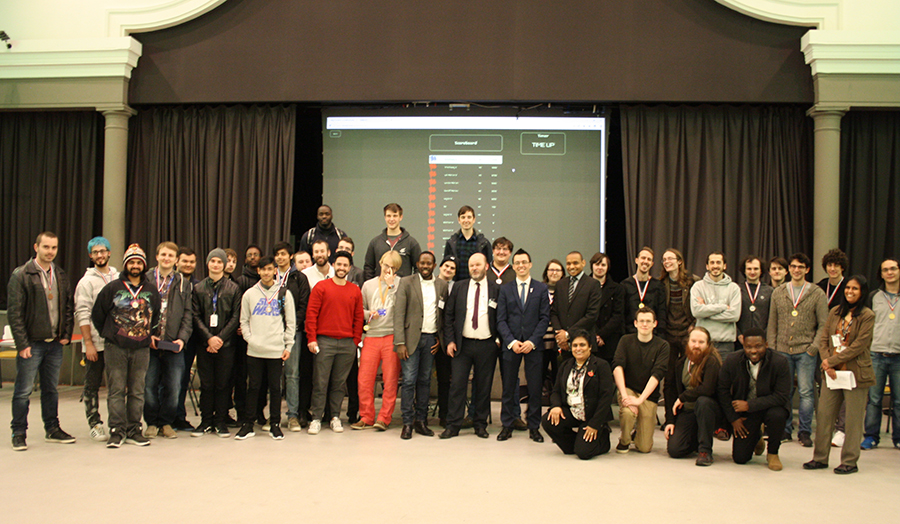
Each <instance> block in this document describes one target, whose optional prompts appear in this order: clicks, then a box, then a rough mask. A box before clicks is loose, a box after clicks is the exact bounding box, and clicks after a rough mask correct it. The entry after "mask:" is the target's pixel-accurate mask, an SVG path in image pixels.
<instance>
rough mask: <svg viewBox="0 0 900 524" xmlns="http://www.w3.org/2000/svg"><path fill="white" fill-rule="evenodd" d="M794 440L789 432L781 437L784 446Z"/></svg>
mask: <svg viewBox="0 0 900 524" xmlns="http://www.w3.org/2000/svg"><path fill="white" fill-rule="evenodd" d="M792 440H794V439H792V438H791V434H790V433H788V432H787V431H785V432H784V433H783V434H782V435H781V443H782V444H784V443H785V442H790V441H792Z"/></svg>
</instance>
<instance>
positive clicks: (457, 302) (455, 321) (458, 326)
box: [443, 277, 500, 348]
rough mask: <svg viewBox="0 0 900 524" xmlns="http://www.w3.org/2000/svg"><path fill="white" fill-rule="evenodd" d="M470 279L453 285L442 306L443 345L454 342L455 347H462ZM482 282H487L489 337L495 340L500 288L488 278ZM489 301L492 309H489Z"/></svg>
mask: <svg viewBox="0 0 900 524" xmlns="http://www.w3.org/2000/svg"><path fill="white" fill-rule="evenodd" d="M470 282H472V279H471V278H467V279H465V280H460V281H458V282H457V283H455V284H453V289H452V290H451V291H450V294H449V295H448V296H447V302H446V303H445V304H444V326H443V329H444V338H445V343H446V344H449V343H450V342H455V343H456V347H457V348H459V347H460V346H461V345H462V339H463V336H462V332H463V322H464V321H465V319H466V298H467V296H468V293H469V283H470ZM482 282H487V289H488V326H489V327H490V329H491V337H492V338H497V307H496V303H497V299H498V298H499V296H500V286H498V285H497V284H496V283H494V281H493V280H491V279H490V278H487V277H485V279H484V280H482ZM491 301H493V302H494V304H495V305H494V307H491Z"/></svg>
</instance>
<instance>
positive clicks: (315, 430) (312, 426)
mask: <svg viewBox="0 0 900 524" xmlns="http://www.w3.org/2000/svg"><path fill="white" fill-rule="evenodd" d="M320 429H322V421H321V420H319V419H317V418H316V419H313V420H311V421H310V423H309V429H307V430H306V432H307V433H308V434H310V435H318V434H319V430H320Z"/></svg>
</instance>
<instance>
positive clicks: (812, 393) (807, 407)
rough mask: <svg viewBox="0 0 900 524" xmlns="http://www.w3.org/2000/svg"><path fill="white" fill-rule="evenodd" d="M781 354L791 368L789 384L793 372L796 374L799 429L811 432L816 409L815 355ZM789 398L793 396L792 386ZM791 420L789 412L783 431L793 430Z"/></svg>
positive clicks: (791, 416) (791, 415) (789, 431)
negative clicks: (798, 394) (798, 400)
mask: <svg viewBox="0 0 900 524" xmlns="http://www.w3.org/2000/svg"><path fill="white" fill-rule="evenodd" d="M782 354H783V355H784V356H786V357H787V359H788V364H789V365H790V368H791V384H793V378H794V374H795V373H796V374H797V387H798V388H799V389H800V410H799V417H800V426H799V431H801V432H802V431H805V432H806V433H809V434H812V418H813V412H814V411H815V409H816V357H815V356H813V355H810V354H809V353H805V352H804V353H796V354H793V355H789V354H787V353H782ZM790 398H791V399H793V398H794V388H793V386H792V387H791V397H790ZM792 421H793V414H792V413H791V414H789V415H788V419H787V424H785V428H784V430H785V432H787V433H791V432H792V431H793V429H794V428H793V424H792Z"/></svg>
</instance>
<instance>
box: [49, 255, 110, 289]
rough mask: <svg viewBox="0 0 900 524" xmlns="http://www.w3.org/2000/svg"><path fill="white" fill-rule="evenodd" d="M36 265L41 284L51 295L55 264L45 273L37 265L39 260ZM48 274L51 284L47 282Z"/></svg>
mask: <svg viewBox="0 0 900 524" xmlns="http://www.w3.org/2000/svg"><path fill="white" fill-rule="evenodd" d="M34 265H35V266H37V268H38V270H39V271H40V272H41V284H45V285H46V286H47V293H50V292H51V291H50V290H51V289H53V264H50V269H48V270H47V271H44V268H42V267H41V265H40V264H38V263H37V259H35V261H34ZM48 274H49V275H50V282H47V275H48ZM104 280H105V279H104Z"/></svg>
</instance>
